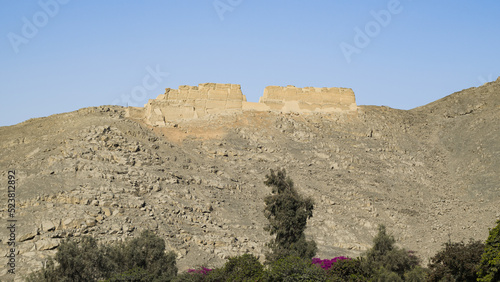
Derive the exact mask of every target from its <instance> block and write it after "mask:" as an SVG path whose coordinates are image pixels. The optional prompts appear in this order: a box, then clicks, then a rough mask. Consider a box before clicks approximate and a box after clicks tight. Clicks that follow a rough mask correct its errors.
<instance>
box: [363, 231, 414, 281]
mask: <svg viewBox="0 0 500 282" xmlns="http://www.w3.org/2000/svg"><path fill="white" fill-rule="evenodd" d="M395 242H396V240H394V237H393V236H392V235H388V234H387V232H386V228H385V226H384V225H380V226H379V232H378V234H377V236H375V238H374V239H373V247H372V248H371V249H370V250H368V251H367V252H366V260H364V261H363V264H364V269H365V271H366V272H369V273H374V275H375V276H377V275H378V274H380V275H382V274H383V275H385V276H384V277H386V276H387V275H389V274H387V273H388V272H394V273H396V274H397V275H398V276H399V277H400V278H401V279H403V278H404V274H405V272H408V271H411V270H412V269H413V268H415V267H416V266H418V265H419V263H420V259H419V258H418V257H417V256H416V255H415V254H414V252H412V251H407V250H405V249H401V248H398V247H396V246H395V245H394V244H395ZM381 271H382V272H381ZM377 273H378V274H377ZM389 276H391V277H392V276H393V275H392V274H391V275H389ZM389 276H387V277H389ZM384 279H385V278H384Z"/></svg>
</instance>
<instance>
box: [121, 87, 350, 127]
mask: <svg viewBox="0 0 500 282" xmlns="http://www.w3.org/2000/svg"><path fill="white" fill-rule="evenodd" d="M243 111H277V112H281V113H291V112H293V113H319V112H327V113H342V114H348V115H354V116H356V115H357V105H356V100H355V97H354V92H353V91H352V89H349V88H336V87H332V88H327V87H324V88H317V87H305V88H297V87H295V86H286V87H280V86H268V87H266V89H265V90H264V96H262V97H261V98H260V101H259V103H252V102H247V101H246V97H245V95H243V93H242V92H241V87H240V85H239V84H220V83H204V84H199V85H198V86H187V85H184V86H180V87H179V89H171V88H167V89H166V91H165V94H161V95H159V96H158V97H157V98H156V99H154V100H149V102H148V103H147V104H146V105H145V106H144V108H129V109H128V112H127V115H128V116H129V117H132V118H135V119H141V120H144V121H145V122H146V123H147V124H150V125H155V126H165V124H166V122H169V121H177V120H191V119H197V118H201V117H204V116H207V115H210V114H230V113H235V112H236V113H241V112H243Z"/></svg>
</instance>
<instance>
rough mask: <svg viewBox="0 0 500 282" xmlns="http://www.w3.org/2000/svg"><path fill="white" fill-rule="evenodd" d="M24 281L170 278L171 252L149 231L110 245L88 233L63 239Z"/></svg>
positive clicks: (172, 271)
mask: <svg viewBox="0 0 500 282" xmlns="http://www.w3.org/2000/svg"><path fill="white" fill-rule="evenodd" d="M55 261H56V262H57V265H56V263H55V262H54V261H52V260H49V262H48V263H47V265H46V266H45V267H44V268H43V269H41V270H40V271H38V272H35V273H32V274H31V275H30V276H29V277H28V279H27V280H28V281H33V282H35V281H37V282H38V281H46V282H52V281H99V280H106V279H109V280H108V281H170V280H171V278H172V277H174V276H175V275H176V274H177V267H176V262H175V255H174V253H172V252H170V253H169V254H166V253H165V242H164V241H163V239H161V238H159V237H157V236H156V235H154V234H153V233H152V232H150V231H144V232H143V233H142V234H141V235H140V237H138V238H135V239H133V240H129V241H127V242H125V243H121V244H116V245H112V246H104V245H99V244H97V242H96V240H95V239H94V238H92V237H83V238H82V239H81V240H80V242H77V241H76V240H72V239H67V240H65V241H63V242H62V243H61V245H60V246H59V248H58V251H57V253H56V255H55Z"/></svg>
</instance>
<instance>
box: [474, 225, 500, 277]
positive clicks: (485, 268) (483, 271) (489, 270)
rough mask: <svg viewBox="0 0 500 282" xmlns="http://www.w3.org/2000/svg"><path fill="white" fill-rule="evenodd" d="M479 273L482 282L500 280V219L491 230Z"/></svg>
mask: <svg viewBox="0 0 500 282" xmlns="http://www.w3.org/2000/svg"><path fill="white" fill-rule="evenodd" d="M477 274H478V279H477V281H480V282H490V281H500V220H499V221H497V226H496V227H495V228H493V229H491V230H490V235H489V236H488V239H487V240H486V243H485V246H484V252H483V255H482V258H481V262H480V265H479V271H478V273H477Z"/></svg>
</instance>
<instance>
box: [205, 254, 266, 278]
mask: <svg viewBox="0 0 500 282" xmlns="http://www.w3.org/2000/svg"><path fill="white" fill-rule="evenodd" d="M263 274H264V266H263V265H262V264H261V263H260V261H259V259H258V258H257V257H256V256H254V255H252V254H244V255H241V256H236V257H231V258H229V260H228V261H227V262H226V264H224V267H222V268H218V269H214V270H212V271H210V272H209V273H208V276H207V277H206V279H205V281H257V280H261V279H262V275H263Z"/></svg>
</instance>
